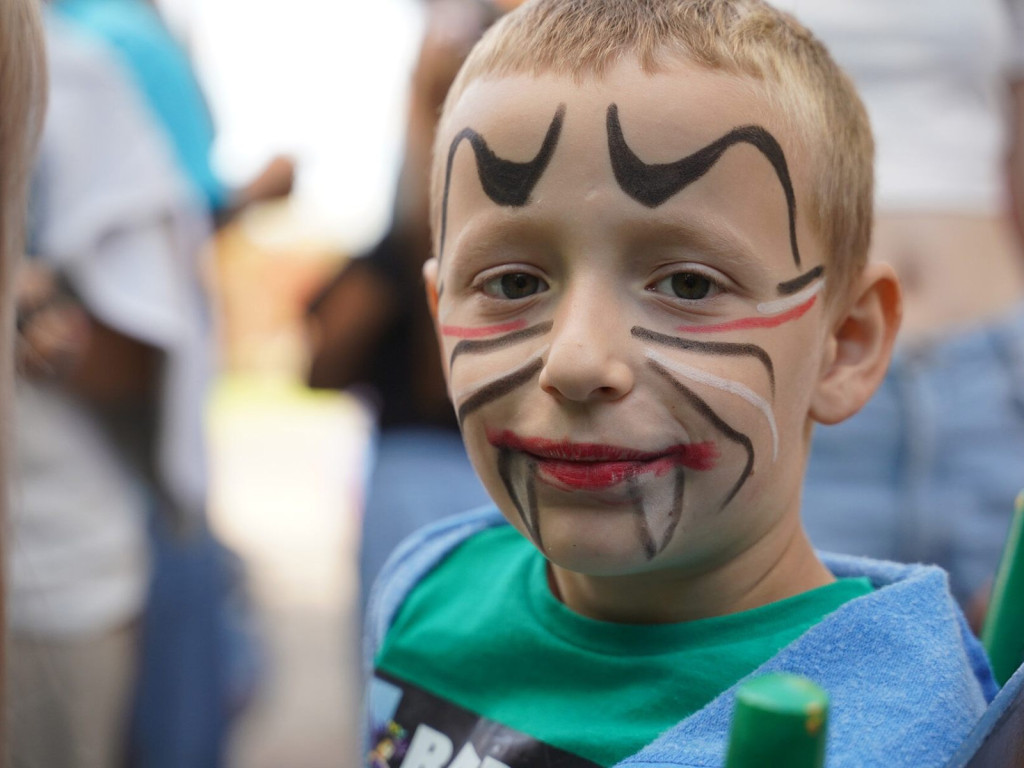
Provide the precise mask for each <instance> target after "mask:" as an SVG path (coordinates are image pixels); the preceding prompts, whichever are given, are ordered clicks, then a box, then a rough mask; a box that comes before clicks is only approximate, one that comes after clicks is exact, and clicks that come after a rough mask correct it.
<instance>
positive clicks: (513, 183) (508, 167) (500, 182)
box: [437, 104, 565, 261]
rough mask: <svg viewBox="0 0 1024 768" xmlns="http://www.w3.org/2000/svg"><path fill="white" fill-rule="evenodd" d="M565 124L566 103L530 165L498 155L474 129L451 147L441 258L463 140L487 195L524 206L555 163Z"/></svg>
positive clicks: (460, 135) (464, 131)
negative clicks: (457, 154)
mask: <svg viewBox="0 0 1024 768" xmlns="http://www.w3.org/2000/svg"><path fill="white" fill-rule="evenodd" d="M564 121H565V104H559V105H558V109H557V110H555V116H554V117H553V118H552V119H551V124H550V125H549V126H548V130H547V133H546V134H545V136H544V142H543V143H542V144H541V146H540V149H539V150H538V152H537V154H536V155H535V156H534V158H533V160H528V161H527V162H515V161H513V160H505V159H504V158H501V157H498V156H497V155H496V154H494V151H493V150H492V149H491V148H490V147H489V146H488V145H487V141H486V140H485V139H484V137H483V136H481V135H480V134H479V133H477V132H476V131H474V130H473V129H472V128H463V129H462V130H461V131H459V132H458V134H456V136H455V138H454V139H452V143H451V144H450V145H449V146H448V161H447V164H446V166H445V172H444V192H443V194H442V196H441V234H440V236H439V243H438V249H437V259H438V261H440V260H441V257H442V256H443V255H444V243H445V237H446V236H447V230H448V194H449V192H450V191H451V181H452V167H453V166H454V164H455V152H456V150H458V148H459V144H461V143H462V141H463V139H465V140H467V141H469V143H470V146H472V147H473V154H474V156H475V157H476V171H477V175H478V176H479V177H480V184H481V186H482V187H483V190H484V193H486V195H487V196H488V197H489V198H491V200H493V201H494V202H495V203H497V204H498V205H504V206H511V207H517V208H518V207H521V206H524V205H526V204H527V203H528V202H529V201H530V194H531V193H532V192H533V188H534V187H535V186H537V182H538V181H539V180H540V177H541V175H542V174H543V173H544V170H545V169H546V168H547V167H548V163H549V162H551V156H552V155H553V154H554V152H555V147H556V146H557V145H558V137H559V136H560V135H561V133H562V123H563V122H564Z"/></svg>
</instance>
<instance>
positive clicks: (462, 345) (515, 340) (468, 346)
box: [441, 320, 554, 367]
mask: <svg viewBox="0 0 1024 768" xmlns="http://www.w3.org/2000/svg"><path fill="white" fill-rule="evenodd" d="M525 325H526V321H525V320H524V321H521V322H519V323H508V324H506V325H503V326H492V327H491V329H490V330H493V329H494V328H500V329H501V330H512V331H513V332H512V333H507V334H505V335H504V336H498V337H496V338H492V339H481V340H479V341H470V340H469V339H470V338H475V337H476V331H477V330H480V329H470V328H466V329H462V328H460V329H456V330H457V331H463V332H472V336H462V338H463V340H462V341H460V342H459V343H458V344H456V345H455V349H453V350H452V356H451V358H449V360H448V365H449V367H451V366H453V365H455V359H456V358H457V357H458V356H459V355H479V354H484V353H487V352H493V351H495V350H498V349H505V348H506V347H511V346H513V345H515V344H520V343H522V342H524V341H528V340H530V339H533V338H536V337H537V336H543V335H544V334H546V333H547V332H548V331H550V330H551V327H552V326H553V325H554V323H551V322H547V323H538V324H537V325H535V326H533V327H531V328H525V327H524V326H525ZM520 329H521V330H520ZM484 330H487V329H484ZM441 332H442V333H444V334H445V335H446V336H447V335H452V336H460V335H461V334H460V333H451V334H449V333H447V332H446V331H445V330H444V329H442V331H441ZM481 335H482V334H481Z"/></svg>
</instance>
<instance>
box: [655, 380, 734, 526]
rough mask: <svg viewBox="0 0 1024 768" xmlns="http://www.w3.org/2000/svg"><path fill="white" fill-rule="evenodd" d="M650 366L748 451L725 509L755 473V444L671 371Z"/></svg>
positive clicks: (725, 503)
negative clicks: (727, 422)
mask: <svg viewBox="0 0 1024 768" xmlns="http://www.w3.org/2000/svg"><path fill="white" fill-rule="evenodd" d="M649 365H650V366H651V368H652V370H654V371H655V372H656V373H658V374H659V375H660V376H662V377H663V378H664V379H665V380H666V381H668V382H669V383H670V384H671V385H672V386H673V387H675V389H676V390H677V391H678V392H679V394H681V395H682V396H683V397H684V398H685V399H686V400H687V401H688V402H689V403H690V405H691V406H692V407H693V408H694V409H695V410H696V411H698V412H699V413H700V414H701V415H703V416H704V418H706V419H707V420H708V421H709V422H711V424H712V425H713V426H714V427H715V428H716V429H717V430H718V431H719V432H721V433H722V435H723V436H724V437H725V439H726V440H730V441H732V442H734V443H736V444H737V445H740V446H742V447H743V450H745V451H746V453H747V463H746V466H744V467H743V471H742V472H741V473H740V477H739V480H737V481H736V485H734V486H733V487H732V490H730V491H729V493H728V495H727V496H726V497H725V500H724V501H723V502H722V505H721V507H720V509H725V507H726V505H727V504H728V503H729V502H730V501H732V500H733V498H734V497H735V496H736V494H737V493H739V491H740V488H742V487H743V484H744V483H745V482H747V478H748V477H750V473H751V472H753V471H754V444H753V442H752V441H751V440H750V438H749V437H748V436H747V435H745V434H743V433H742V432H739V431H737V430H735V429H733V428H732V427H730V426H729V425H728V424H726V423H725V421H724V420H723V419H722V418H721V417H720V416H719V415H718V414H717V413H715V411H714V410H713V409H712V408H711V406H710V405H708V404H707V403H706V402H705V401H704V400H702V399H701V398H700V397H698V396H697V393H696V392H694V391H693V390H692V389H690V388H689V387H687V386H686V385H685V384H683V383H682V382H681V381H679V380H678V379H676V378H675V377H674V376H673V375H672V373H671V372H670V371H668V370H667V369H665V368H663V367H662V366H660V365H659V364H658V363H656V362H654V361H653V360H652V361H651V362H650V363H649Z"/></svg>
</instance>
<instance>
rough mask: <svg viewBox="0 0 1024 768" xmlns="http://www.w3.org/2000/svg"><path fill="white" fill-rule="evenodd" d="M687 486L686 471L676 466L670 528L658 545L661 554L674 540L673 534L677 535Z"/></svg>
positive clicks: (666, 530)
mask: <svg viewBox="0 0 1024 768" xmlns="http://www.w3.org/2000/svg"><path fill="white" fill-rule="evenodd" d="M685 488H686V472H684V471H683V468H682V467H677V468H676V479H675V484H674V487H673V489H672V509H671V510H669V518H668V519H669V523H668V528H666V529H665V534H664V535H663V536H662V537H661V544H660V545H659V547H658V553H659V554H660V553H661V552H663V551H664V550H665V547H667V546H668V543H669V542H670V541H672V536H673V535H675V532H676V526H678V525H679V521H680V520H682V519H683V492H684V490H685Z"/></svg>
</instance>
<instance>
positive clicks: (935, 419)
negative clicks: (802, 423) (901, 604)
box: [803, 306, 1024, 602]
mask: <svg viewBox="0 0 1024 768" xmlns="http://www.w3.org/2000/svg"><path fill="white" fill-rule="evenodd" d="M1021 489H1024V306H1020V307H1018V308H1017V309H1016V310H1015V311H1014V312H1012V313H1011V314H1009V315H1008V316H1006V317H1005V318H1002V319H1001V320H1000V321H998V322H996V323H993V324H990V325H988V326H985V327H982V328H979V329H977V330H972V331H969V332H965V333H961V334H958V335H956V336H954V337H950V338H945V339H942V340H939V341H936V342H932V343H928V344H915V345H914V346H910V345H906V346H904V347H901V348H898V350H897V353H896V355H895V357H894V360H893V363H892V366H891V367H890V369H889V372H888V375H887V376H886V378H885V380H884V382H883V383H882V386H881V387H880V388H879V390H878V392H877V393H876V394H875V396H874V397H873V398H872V399H871V401H870V402H868V404H867V405H866V406H865V407H864V409H863V410H862V411H861V412H860V413H858V414H857V415H856V416H854V417H853V418H851V419H849V420H847V421H846V422H843V423H841V424H838V425H835V426H831V427H817V429H816V432H815V436H814V442H813V445H812V448H811V459H810V463H809V466H808V472H807V479H806V482H805V486H804V497H803V515H804V521H805V524H806V526H807V529H808V532H809V534H810V536H811V540H812V542H813V543H814V545H815V546H816V547H818V548H819V549H823V550H829V551H835V552H844V553H848V554H856V555H868V556H871V557H876V558H884V559H890V560H899V561H903V562H926V563H934V564H937V565H940V566H942V567H943V568H945V569H946V570H947V571H948V572H949V574H950V580H951V584H952V589H953V593H954V594H955V595H956V596H957V598H958V599H959V600H961V602H964V601H966V600H967V599H968V598H969V597H970V595H972V594H973V593H974V592H975V591H976V590H978V589H979V588H981V587H982V586H984V585H985V583H986V582H987V581H988V580H989V579H991V578H992V576H993V575H994V573H995V569H996V567H997V565H998V562H999V557H1000V554H1001V552H1002V547H1003V542H1004V539H1005V536H1006V531H1007V527H1008V525H1009V521H1010V517H1011V514H1012V511H1013V500H1014V497H1015V496H1016V494H1017V493H1018V492H1019V491H1020V490H1021Z"/></svg>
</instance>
